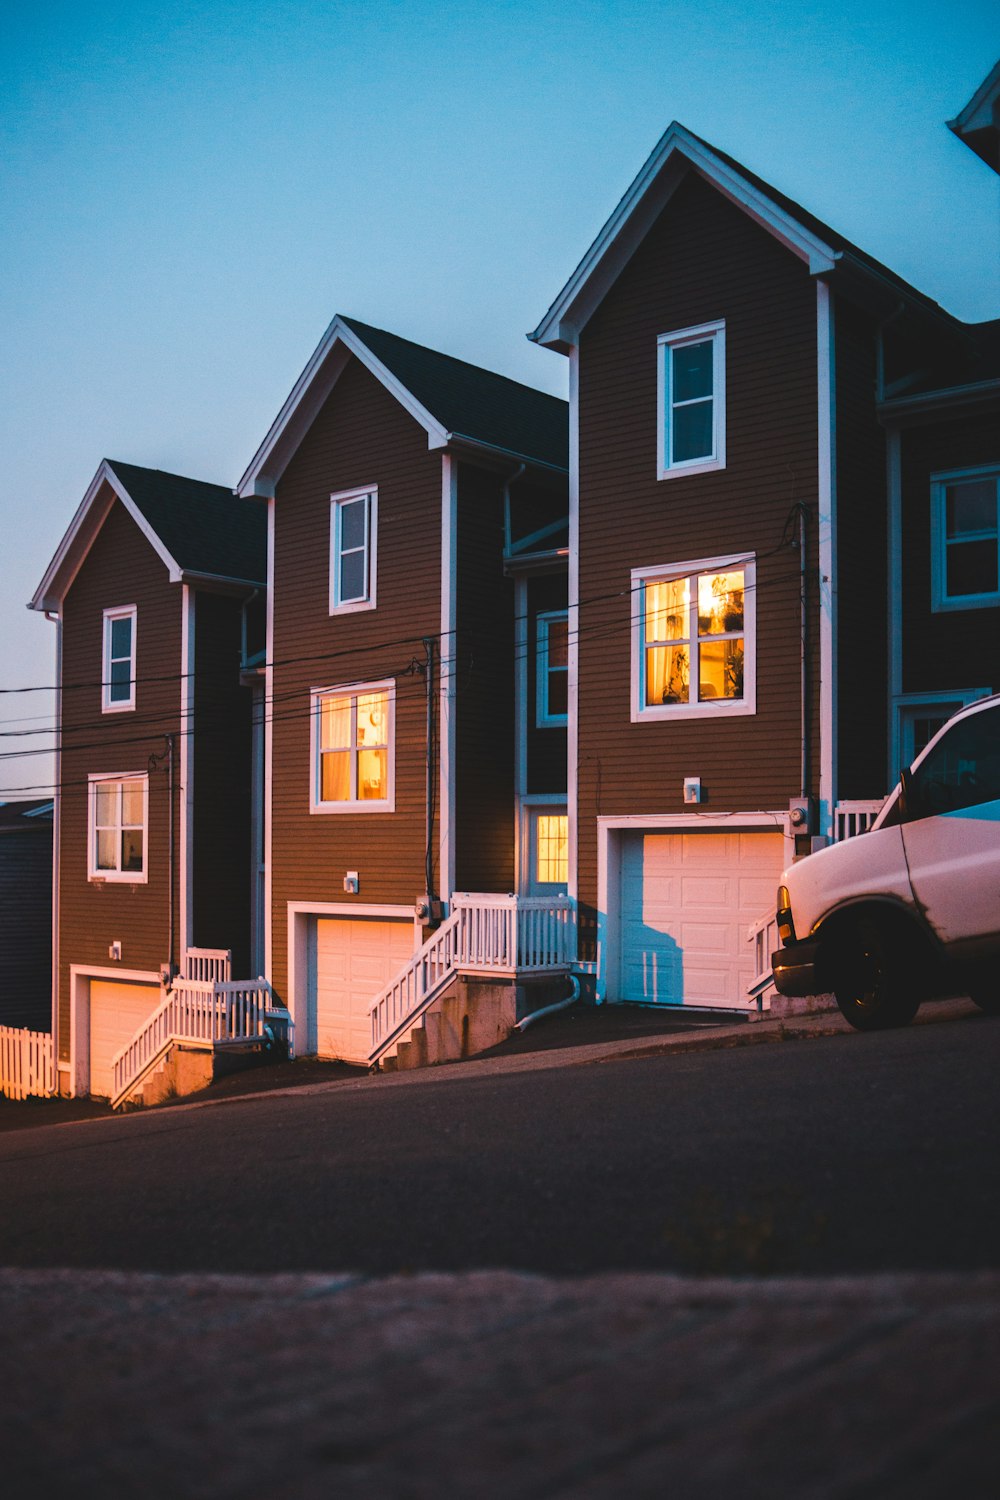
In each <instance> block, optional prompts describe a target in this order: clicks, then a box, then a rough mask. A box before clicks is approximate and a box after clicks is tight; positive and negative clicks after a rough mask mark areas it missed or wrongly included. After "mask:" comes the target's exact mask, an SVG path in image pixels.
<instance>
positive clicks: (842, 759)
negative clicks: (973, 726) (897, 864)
mask: <svg viewBox="0 0 1000 1500" xmlns="http://www.w3.org/2000/svg"><path fill="white" fill-rule="evenodd" d="M834 327H835V331H836V346H835V348H836V354H835V360H836V410H837V448H836V460H837V556H838V559H839V563H838V569H837V615H838V632H837V665H838V676H837V686H838V694H839V702H840V715H839V742H838V747H837V772H838V774H837V793H838V796H839V797H841V798H855V797H856V798H871V797H881V796H883V795H884V794H885V792H886V791H887V790H888V789H887V787H886V785H885V767H886V753H887V752H886V733H887V716H886V707H885V705H886V701H887V694H888V664H887V634H886V633H887V623H888V622H887V616H886V608H885V580H886V577H887V572H886V569H887V565H888V564H887V538H886V501H885V473H886V469H885V465H886V455H885V433H884V431H883V429H882V427H881V426H880V425H879V422H878V419H877V417H876V415H875V398H876V376H877V371H876V336H877V330H876V327H875V325H874V323H873V321H872V320H871V319H870V318H869V317H868V316H867V315H865V314H863V313H861V312H859V311H858V310H857V309H856V308H854V307H852V306H851V305H850V304H849V303H845V302H844V301H843V300H842V299H841V300H838V301H837V303H836V307H835V316H834ZM862 726H863V732H861V730H862Z"/></svg>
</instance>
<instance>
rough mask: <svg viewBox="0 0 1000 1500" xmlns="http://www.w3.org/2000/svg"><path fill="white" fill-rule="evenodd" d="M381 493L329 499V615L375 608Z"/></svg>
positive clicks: (351, 493)
mask: <svg viewBox="0 0 1000 1500" xmlns="http://www.w3.org/2000/svg"><path fill="white" fill-rule="evenodd" d="M377 520H378V491H377V490H375V489H367V490H345V491H343V493H341V494H337V495H331V497H330V613H331V614H338V613H341V612H344V613H346V612H347V611H349V610H356V609H374V608H375V575H376V570H375V541H376V534H377Z"/></svg>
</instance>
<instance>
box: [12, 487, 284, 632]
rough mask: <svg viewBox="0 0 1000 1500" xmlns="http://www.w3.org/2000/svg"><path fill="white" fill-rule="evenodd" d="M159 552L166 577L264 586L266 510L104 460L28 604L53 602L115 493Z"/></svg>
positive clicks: (51, 606)
mask: <svg viewBox="0 0 1000 1500" xmlns="http://www.w3.org/2000/svg"><path fill="white" fill-rule="evenodd" d="M116 499H117V500H119V501H120V502H121V504H122V505H123V506H124V507H125V509H126V511H127V512H128V513H129V515H130V516H131V517H132V520H133V521H134V522H135V524H136V525H137V526H138V528H139V530H140V531H141V532H142V533H143V535H144V536H145V538H146V540H147V541H148V542H149V544H150V546H151V547H152V548H153V550H154V552H156V553H157V555H158V556H159V557H160V559H161V561H162V562H163V565H164V567H165V568H166V569H167V572H168V575H169V577H170V580H171V582H172V583H183V582H191V583H197V582H199V581H200V582H203V583H209V582H212V583H215V582H218V583H230V584H246V585H248V586H261V587H262V586H263V584H264V581H265V579H266V576H267V570H266V553H267V511H266V509H265V507H264V506H263V505H255V506H253V507H249V506H247V505H246V504H245V502H244V501H242V500H240V499H238V498H237V496H236V495H235V494H234V493H233V491H232V490H229V489H226V488H225V487H224V486H223V485H220V484H207V483H206V482H205V481H204V480H201V479H186V478H183V477H182V476H181V475H179V474H168V473H167V472H166V471H165V470H163V469H146V468H142V467H140V466H139V465H138V464H126V463H122V462H121V461H120V460H119V459H107V458H106V459H103V460H102V462H101V464H100V467H99V468H98V470H97V473H96V474H95V475H94V478H93V479H92V480H91V482H90V485H89V486H88V489H87V493H86V494H85V495H84V497H83V500H82V501H81V502H80V505H79V508H78V509H77V512H76V515H75V516H74V517H73V519H72V521H71V522H70V525H69V529H68V530H67V532H66V535H65V536H64V537H63V539H62V541H61V542H60V543H59V546H58V548H57V550H56V553H55V556H54V557H53V559H52V561H51V562H50V563H49V566H48V568H47V570H46V573H45V576H44V578H43V579H42V581H41V583H40V584H39V586H38V588H37V590H36V591H35V596H34V598H33V599H32V600H31V603H30V604H29V606H28V608H29V609H37V610H55V609H58V608H59V606H60V604H61V602H62V600H63V598H64V597H65V595H66V591H67V590H68V588H69V586H70V584H71V583H72V582H73V579H74V578H75V577H76V575H77V572H78V571H79V568H80V566H81V564H82V563H83V561H84V559H85V557H86V556H87V553H88V552H89V551H90V548H91V546H92V545H93V542H94V539H95V537H96V536H97V533H98V532H99V531H100V528H101V526H102V525H103V524H104V521H105V519H106V517H107V514H108V512H109V511H110V509H111V507H112V505H113V504H114V502H115V500H116Z"/></svg>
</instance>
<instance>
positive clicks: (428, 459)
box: [268, 359, 441, 996]
mask: <svg viewBox="0 0 1000 1500" xmlns="http://www.w3.org/2000/svg"><path fill="white" fill-rule="evenodd" d="M360 485H377V486H378V495H379V511H378V587H377V607H376V608H375V609H374V610H363V611H360V612H357V613H353V614H345V615H337V616H333V617H331V616H330V614H329V543H330V515H329V510H330V495H331V494H333V493H335V492H337V491H340V490H345V489H350V488H353V487H355V486H360ZM440 590H441V455H440V454H439V453H435V452H430V451H429V450H428V448H427V435H426V433H425V432H424V430H423V429H422V428H421V427H419V426H418V424H417V423H416V422H415V421H414V420H413V419H412V418H411V417H409V416H408V415H407V414H406V413H405V412H404V411H403V409H402V408H401V407H400V406H399V405H398V403H397V402H396V401H395V400H394V399H393V398H392V397H391V396H390V395H389V394H388V393H387V392H386V391H385V389H384V387H382V386H381V385H380V384H379V382H378V381H377V380H376V379H375V378H374V376H372V375H370V374H369V373H368V371H367V370H366V369H365V368H364V366H362V365H361V364H360V363H359V362H358V361H357V360H355V359H351V360H349V361H348V363H347V365H346V367H345V369H344V371H343V373H342V375H341V377H340V379H339V380H338V382H337V384H336V385H335V387H334V389H333V391H332V392H331V394H330V396H329V397H328V399H327V401H326V402H325V403H324V406H323V408H322V409H321V411H320V412H319V414H318V415H317V417H316V419H315V421H314V422H313V424H312V426H311V427H310V429H309V432H308V433H307V434H306V436H305V437H304V439H303V441H302V443H301V444H300V446H299V448H298V450H297V452H296V454H295V456H294V458H293V459H292V461H291V463H290V464H289V466H288V468H287V469H286V471H285V473H284V475H283V476H282V479H281V481H280V483H279V484H278V487H277V497H276V500H275V542H274V638H273V647H272V650H273V656H274V670H273V695H274V696H273V702H272V704H271V706H270V714H271V718H272V724H273V778H272V783H273V784H272V799H273V800H272V829H273V833H272V871H271V878H272V941H273V950H272V972H271V974H270V975H269V976H268V977H269V978H270V979H271V982H272V983H273V984H274V986H275V988H276V989H277V990H278V992H279V993H280V994H281V995H283V996H284V994H285V992H286V988H287V973H288V954H287V938H288V917H287V907H288V902H290V901H301V902H312V901H316V902H329V901H338V902H344V901H350V900H351V899H352V898H351V897H349V896H346V895H345V893H344V890H343V879H344V874H345V872H346V871H347V870H348V869H351V870H357V871H358V872H359V875H360V883H361V884H360V891H359V894H358V896H357V898H356V900H357V904H358V905H364V904H366V903H370V902H378V903H401V904H405V905H410V904H411V903H412V902H413V900H414V897H415V896H416V895H417V894H418V893H419V892H420V891H422V890H423V889H424V853H425V796H424V788H425V738H426V733H425V724H426V701H425V694H424V679H423V677H422V676H421V675H420V674H419V673H416V672H409V670H408V669H409V665H410V663H411V661H423V655H424V653H423V647H422V645H421V641H422V638H423V637H424V636H429V637H432V638H433V639H434V640H435V641H437V639H438V637H439V634H440V629H441V603H440V599H441V593H440ZM385 678H395V681H396V741H395V744H396V752H395V812H394V813H367V814H353V813H343V814H324V813H321V814H313V813H310V811H309V790H310V787H309V775H310V722H309V692H310V689H312V688H318V687H326V686H335V685H339V684H342V683H350V682H373V681H381V680H383V679H385ZM437 837H438V836H437V829H436V826H435V829H434V833H433V848H434V851H435V870H436V867H437V859H436V850H437Z"/></svg>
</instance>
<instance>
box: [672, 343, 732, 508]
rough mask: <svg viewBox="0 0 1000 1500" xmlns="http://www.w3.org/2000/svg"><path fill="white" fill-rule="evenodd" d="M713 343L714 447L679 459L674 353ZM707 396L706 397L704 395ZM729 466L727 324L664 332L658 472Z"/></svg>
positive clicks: (676, 474) (679, 472)
mask: <svg viewBox="0 0 1000 1500" xmlns="http://www.w3.org/2000/svg"><path fill="white" fill-rule="evenodd" d="M707 342H711V344H712V451H711V453H710V454H707V455H705V456H703V457H700V458H693V459H688V460H682V461H681V462H675V460H674V458H673V453H672V448H673V421H672V415H673V404H672V401H671V381H670V373H671V355H672V353H673V351H674V350H675V349H679V348H682V347H683V346H684V345H685V344H704V343H707ZM702 399H704V398H702ZM725 467H726V324H725V320H724V319H719V320H718V321H717V322H714V323H699V324H698V325H697V326H696V327H694V328H678V329H676V330H675V331H674V332H673V333H661V334H660V336H659V338H658V339H657V341H656V473H657V478H658V479H676V478H678V477H679V476H680V475H682V474H709V473H712V472H714V471H715V470H716V469H724V468H725Z"/></svg>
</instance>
